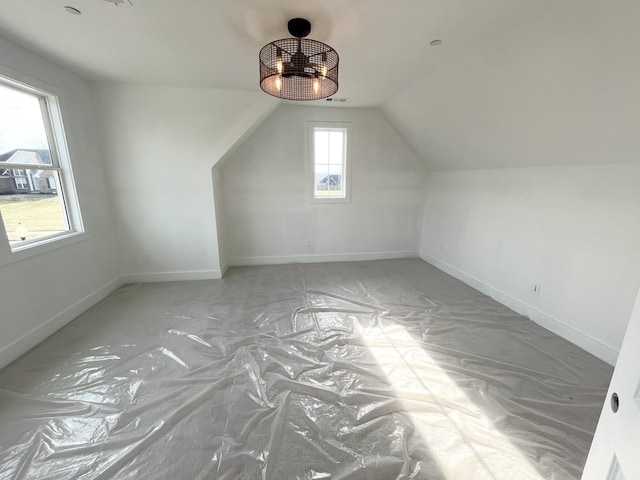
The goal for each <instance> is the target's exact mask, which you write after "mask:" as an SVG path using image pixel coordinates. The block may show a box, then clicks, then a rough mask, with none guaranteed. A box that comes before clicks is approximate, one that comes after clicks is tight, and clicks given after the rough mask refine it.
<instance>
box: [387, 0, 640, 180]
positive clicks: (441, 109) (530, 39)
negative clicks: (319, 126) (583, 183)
mask: <svg viewBox="0 0 640 480" xmlns="http://www.w3.org/2000/svg"><path fill="white" fill-rule="evenodd" d="M638 19H640V2H638V1H637V0H633V1H627V0H622V1H615V2H604V1H600V0H598V1H592V0H580V1H574V0H562V1H554V2H545V1H540V2H530V3H527V4H526V5H521V6H520V8H519V11H518V14H517V15H515V16H513V17H511V19H510V21H509V23H508V24H503V25H502V28H500V29H498V30H495V31H493V32H491V33H489V34H487V35H486V36H485V37H483V38H482V39H479V41H478V42H477V43H476V44H474V45H469V46H468V47H467V48H466V49H465V50H463V51H456V52H452V54H451V56H448V58H447V60H446V62H442V63H441V64H440V65H439V68H438V70H437V71H436V72H434V73H433V74H432V75H429V76H428V77H425V78H423V79H420V80H419V81H418V82H416V83H415V84H413V85H411V86H410V87H408V88H406V89H404V90H403V91H401V92H399V93H398V94H397V95H396V96H394V97H393V98H392V99H391V100H389V101H387V102H386V103H385V105H384V107H383V109H384V111H385V112H386V114H387V115H388V116H389V117H390V119H391V120H392V121H393V122H394V123H395V124H396V126H397V128H398V129H399V130H400V131H401V132H402V133H403V134H404V135H405V137H406V139H407V140H408V142H409V143H410V144H411V145H413V147H414V148H415V150H416V152H417V153H418V155H419V156H420V157H421V158H422V159H423V160H424V161H425V163H426V164H427V166H428V168H429V169H431V170H455V169H458V170H459V169H475V168H499V167H524V166H545V165H584V164H608V163H637V162H640V135H639V134H638V131H639V130H638V126H639V125H640V28H638ZM443 46H444V45H443Z"/></svg>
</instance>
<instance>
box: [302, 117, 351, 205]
mask: <svg viewBox="0 0 640 480" xmlns="http://www.w3.org/2000/svg"><path fill="white" fill-rule="evenodd" d="M350 130H351V125H350V124H347V123H319V122H310V124H309V137H310V144H311V145H310V147H311V149H310V150H311V157H312V163H313V199H314V201H321V202H325V201H326V202H346V201H349V180H350V179H349V168H348V167H349V158H348V157H349V155H348V152H349V137H350Z"/></svg>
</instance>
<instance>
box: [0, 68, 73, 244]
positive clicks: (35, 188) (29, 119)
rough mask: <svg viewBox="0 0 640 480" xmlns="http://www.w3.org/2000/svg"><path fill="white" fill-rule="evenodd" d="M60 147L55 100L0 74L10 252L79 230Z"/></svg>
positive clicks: (1, 187) (1, 158)
mask: <svg viewBox="0 0 640 480" xmlns="http://www.w3.org/2000/svg"><path fill="white" fill-rule="evenodd" d="M65 147H66V140H65V138H64V132H63V129H62V119H61V116H60V111H59V107H58V101H57V97H56V96H55V95H52V94H50V93H47V92H45V91H43V90H40V89H38V88H35V87H32V86H30V85H26V84H23V83H20V82H17V81H15V80H12V79H9V78H6V77H3V76H0V212H1V213H2V220H3V223H4V229H5V231H6V233H7V239H8V241H9V245H10V247H11V250H12V251H14V252H15V251H17V250H23V249H25V248H29V247H32V246H36V245H40V244H42V243H43V242H44V243H47V242H48V241H50V240H53V239H59V238H63V237H67V236H69V235H71V234H74V233H77V232H81V231H82V226H81V220H80V212H79V208H78V205H77V201H76V198H75V191H74V185H73V179H72V176H71V169H70V164H69V157H68V153H67V151H66V148H65ZM1 241H2V239H0V242H1Z"/></svg>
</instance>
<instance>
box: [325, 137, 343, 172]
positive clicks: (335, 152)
mask: <svg viewBox="0 0 640 480" xmlns="http://www.w3.org/2000/svg"><path fill="white" fill-rule="evenodd" d="M343 141H344V133H343V132H329V163H331V164H333V165H340V164H342V162H343V160H344V159H343V154H344V149H343V143H342V142H343Z"/></svg>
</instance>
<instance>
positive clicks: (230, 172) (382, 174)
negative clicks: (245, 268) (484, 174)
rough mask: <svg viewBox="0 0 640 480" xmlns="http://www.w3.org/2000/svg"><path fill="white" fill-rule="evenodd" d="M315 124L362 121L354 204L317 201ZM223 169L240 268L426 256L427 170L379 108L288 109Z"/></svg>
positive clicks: (232, 251)
mask: <svg viewBox="0 0 640 480" xmlns="http://www.w3.org/2000/svg"><path fill="white" fill-rule="evenodd" d="M309 121H334V122H351V123H352V144H351V145H352V146H351V154H352V157H351V201H350V203H346V204H317V203H311V202H310V195H311V194H310V192H309V191H308V189H306V188H305V187H306V186H307V185H308V184H309V183H310V181H309V179H310V176H309V175H311V173H310V171H309V169H308V168H307V167H308V163H307V162H309V161H310V160H309V158H308V156H307V147H306V143H305V136H306V135H307V129H308V122H309ZM220 170H221V172H220V174H221V180H222V181H221V184H222V188H223V190H222V192H223V209H224V213H225V219H224V225H225V227H226V228H225V230H226V231H225V237H226V238H225V239H226V245H227V248H226V250H227V252H226V254H227V256H228V260H229V263H230V264H232V265H234V264H235V265H237V264H268V263H287V262H292V261H330V260H343V259H368V258H389V257H398V256H415V255H417V252H418V242H419V237H420V225H421V217H422V180H423V179H422V171H423V167H422V165H421V164H420V162H419V161H418V160H417V158H416V156H415V154H414V153H413V152H412V151H411V150H410V149H409V148H408V147H407V145H406V143H405V142H404V140H403V139H402V138H401V137H400V136H399V135H398V134H397V132H396V131H395V130H394V129H393V127H392V126H391V125H390V124H389V123H388V122H387V120H386V119H385V117H384V116H383V115H382V114H381V113H380V112H379V111H378V110H372V109H345V108H318V107H315V108H309V107H297V106H296V107H294V106H282V107H280V108H279V109H278V110H276V111H275V112H274V113H273V115H272V116H271V117H270V118H268V119H267V121H265V122H264V123H263V124H262V125H261V126H260V127H259V128H258V129H257V130H256V132H255V133H254V134H253V135H252V136H251V137H250V138H249V139H248V140H247V141H246V142H244V143H243V144H242V145H240V146H239V147H238V148H237V150H236V151H235V152H233V154H231V155H229V156H228V158H225V160H224V162H223V163H222V164H221V166H220ZM307 241H309V242H310V246H306V245H305V242H307Z"/></svg>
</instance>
